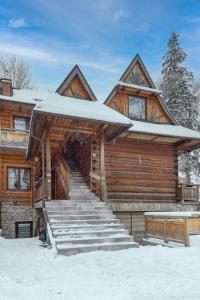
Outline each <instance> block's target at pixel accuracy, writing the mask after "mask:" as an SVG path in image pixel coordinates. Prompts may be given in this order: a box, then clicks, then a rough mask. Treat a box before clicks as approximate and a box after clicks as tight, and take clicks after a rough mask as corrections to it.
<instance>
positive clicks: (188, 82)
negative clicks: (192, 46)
mask: <svg viewBox="0 0 200 300" xmlns="http://www.w3.org/2000/svg"><path fill="white" fill-rule="evenodd" d="M186 57H187V54H186V53H185V52H184V51H183V49H182V48H181V47H180V44H179V35H178V34H177V33H175V32H172V34H171V37H170V39H169V41H168V50H167V52H166V54H165V55H164V57H163V64H162V76H161V82H160V86H159V88H160V90H161V91H162V96H163V100H164V102H165V104H166V106H167V108H168V110H169V111H170V113H171V114H172V115H173V116H174V118H175V119H176V120H177V121H178V123H179V124H180V125H182V126H185V127H188V128H190V129H199V114H198V110H199V103H198V97H197V95H196V93H195V92H194V78H193V74H192V72H189V71H188V70H187V68H185V67H184V66H183V63H184V62H185V60H186ZM198 158H199V151H193V152H191V153H186V154H185V155H182V156H181V157H180V165H179V166H180V170H181V171H182V172H183V173H184V174H185V176H186V178H187V179H188V180H190V178H191V174H194V173H197V170H199V169H200V166H199V162H198ZM198 173H199V171H198Z"/></svg>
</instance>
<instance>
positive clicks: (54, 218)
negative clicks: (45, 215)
mask: <svg viewBox="0 0 200 300" xmlns="http://www.w3.org/2000/svg"><path fill="white" fill-rule="evenodd" d="M115 218H116V217H115V216H114V215H113V214H103V215H64V216H63V215H53V216H50V215H49V219H50V222H52V221H53V222H55V221H60V220H64V221H70V220H77V221H81V220H87V221H91V220H102V219H104V220H107V219H115Z"/></svg>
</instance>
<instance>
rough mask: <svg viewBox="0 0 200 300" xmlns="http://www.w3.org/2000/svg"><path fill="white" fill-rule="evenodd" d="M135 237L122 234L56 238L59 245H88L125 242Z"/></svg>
mask: <svg viewBox="0 0 200 300" xmlns="http://www.w3.org/2000/svg"><path fill="white" fill-rule="evenodd" d="M132 241H133V237H130V236H128V235H124V236H123V235H121V236H107V237H101V236H100V237H98V236H96V237H89V236H88V237H82V238H80V237H78V238H75V237H73V238H71V237H68V238H66V237H60V238H55V242H56V244H57V245H60V244H73V245H75V244H78V245H80V244H81V245H88V244H105V243H123V242H132Z"/></svg>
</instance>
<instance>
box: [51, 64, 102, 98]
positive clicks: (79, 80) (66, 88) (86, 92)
mask: <svg viewBox="0 0 200 300" xmlns="http://www.w3.org/2000/svg"><path fill="white" fill-rule="evenodd" d="M56 92H57V93H58V94H60V95H62V96H67V97H73V98H79V99H84V100H89V101H96V100H97V99H96V96H95V95H94V93H93V91H92V89H91V87H90V86H89V84H88V82H87V80H86V79H85V77H84V75H83V73H82V72H81V70H80V68H79V66H78V65H75V66H74V68H73V69H72V70H71V72H70V73H69V74H68V75H67V77H66V78H65V79H64V81H63V82H62V83H61V85H60V86H59V87H58V89H57V90H56Z"/></svg>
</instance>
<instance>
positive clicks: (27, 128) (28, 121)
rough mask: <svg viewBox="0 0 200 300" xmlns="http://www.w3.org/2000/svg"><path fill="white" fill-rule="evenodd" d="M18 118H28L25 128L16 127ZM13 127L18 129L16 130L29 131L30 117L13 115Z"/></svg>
mask: <svg viewBox="0 0 200 300" xmlns="http://www.w3.org/2000/svg"><path fill="white" fill-rule="evenodd" d="M16 118H18V119H25V120H26V129H25V130H23V129H17V128H15V119H16ZM13 129H14V130H16V131H23V132H24V131H29V129H30V118H29V117H26V116H20V115H13Z"/></svg>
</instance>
